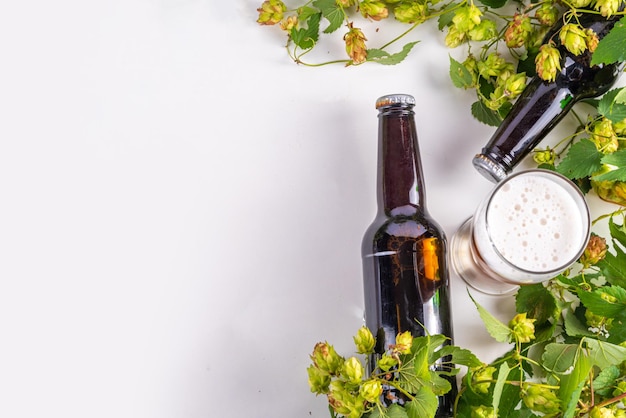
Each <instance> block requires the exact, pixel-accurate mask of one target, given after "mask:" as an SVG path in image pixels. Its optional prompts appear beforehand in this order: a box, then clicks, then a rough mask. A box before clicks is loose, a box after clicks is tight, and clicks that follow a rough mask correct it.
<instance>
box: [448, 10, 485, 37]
mask: <svg viewBox="0 0 626 418" xmlns="http://www.w3.org/2000/svg"><path fill="white" fill-rule="evenodd" d="M482 14H483V13H482V12H481V11H480V9H479V8H478V7H476V6H475V5H474V4H470V5H467V6H463V7H461V8H460V9H458V10H457V11H456V13H455V14H454V17H453V18H452V24H453V25H454V26H455V27H456V28H457V29H458V30H459V31H460V32H463V33H467V32H469V31H470V30H472V29H473V28H474V27H476V26H477V25H479V24H480V21H481V16H482Z"/></svg>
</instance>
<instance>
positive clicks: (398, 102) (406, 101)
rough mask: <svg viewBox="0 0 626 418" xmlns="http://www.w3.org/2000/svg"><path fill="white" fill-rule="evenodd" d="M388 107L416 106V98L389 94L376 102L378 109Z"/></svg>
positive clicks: (408, 95) (407, 95)
mask: <svg viewBox="0 0 626 418" xmlns="http://www.w3.org/2000/svg"><path fill="white" fill-rule="evenodd" d="M388 106H415V97H413V96H411V95H410V94H388V95H386V96H382V97H379V98H378V100H376V109H380V108H381V107H388Z"/></svg>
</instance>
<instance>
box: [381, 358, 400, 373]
mask: <svg viewBox="0 0 626 418" xmlns="http://www.w3.org/2000/svg"><path fill="white" fill-rule="evenodd" d="M397 365H398V360H396V359H395V358H393V357H391V356H390V355H389V354H383V355H382V356H381V357H380V360H378V368H379V369H380V370H382V371H383V372H388V371H389V370H391V369H392V368H393V367H395V366H397Z"/></svg>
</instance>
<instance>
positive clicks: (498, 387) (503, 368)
mask: <svg viewBox="0 0 626 418" xmlns="http://www.w3.org/2000/svg"><path fill="white" fill-rule="evenodd" d="M510 371H511V369H510V368H509V365H508V364H506V362H504V363H502V364H501V365H500V369H499V370H498V379H497V380H496V384H495V385H494V387H493V403H492V405H491V406H493V409H494V411H498V410H499V408H500V398H501V397H502V390H503V389H504V384H505V383H506V379H507V377H509V372H510Z"/></svg>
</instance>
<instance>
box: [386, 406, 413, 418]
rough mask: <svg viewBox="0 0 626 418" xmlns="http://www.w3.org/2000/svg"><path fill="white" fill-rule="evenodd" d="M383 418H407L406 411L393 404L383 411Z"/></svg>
mask: <svg viewBox="0 0 626 418" xmlns="http://www.w3.org/2000/svg"><path fill="white" fill-rule="evenodd" d="M385 412H386V414H385V415H384V417H385V418H409V415H408V414H407V411H406V410H405V409H404V408H403V407H401V406H400V405H398V404H395V403H394V404H393V405H391V406H390V407H389V408H387V410H386V411H385Z"/></svg>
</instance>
